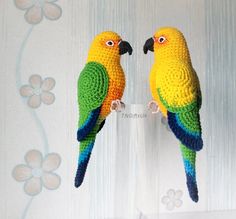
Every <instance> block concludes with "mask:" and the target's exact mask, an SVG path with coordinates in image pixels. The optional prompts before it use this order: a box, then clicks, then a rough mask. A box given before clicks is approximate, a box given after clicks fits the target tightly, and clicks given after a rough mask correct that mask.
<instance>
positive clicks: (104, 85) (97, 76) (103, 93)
mask: <svg viewBox="0 0 236 219" xmlns="http://www.w3.org/2000/svg"><path fill="white" fill-rule="evenodd" d="M127 52H128V53H129V55H131V54H132V47H131V46H130V44H129V43H128V42H126V41H123V40H122V39H121V37H120V36H119V35H118V34H117V33H114V32H111V31H107V32H102V33H100V34H99V35H97V36H96V37H95V39H94V40H93V42H92V44H91V46H90V50H89V53H88V59H87V63H86V65H85V67H84V69H83V70H82V72H81V73H80V76H79V79H78V104H79V122H78V126H79V127H78V131H77V140H78V141H79V142H80V153H79V159H78V168H77V172H76V177H75V187H77V188H78V187H79V186H80V185H81V184H82V182H83V179H84V176H85V172H86V168H87V165H88V162H89V159H90V155H91V152H92V149H93V146H94V142H95V138H96V135H97V133H98V132H99V131H100V130H101V129H102V127H103V126H104V123H105V119H106V117H107V116H108V115H109V113H110V112H111V110H119V109H121V108H122V106H123V103H122V102H121V101H120V99H121V97H122V96H123V92H124V88H125V75H124V71H123V69H122V67H121V64H120V58H121V55H123V54H125V53H127Z"/></svg>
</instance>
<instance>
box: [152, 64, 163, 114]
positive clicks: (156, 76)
mask: <svg viewBox="0 0 236 219" xmlns="http://www.w3.org/2000/svg"><path fill="white" fill-rule="evenodd" d="M161 74H162V72H161V69H160V68H158V66H156V65H154V66H153V67H152V70H151V73H150V77H149V82H150V90H151V93H152V97H153V99H154V100H155V101H156V102H157V105H158V107H159V109H160V111H161V112H162V114H163V115H164V116H165V117H167V109H166V107H165V106H164V105H163V104H162V102H161V100H160V97H159V95H158V93H157V88H158V87H159V86H160V81H161Z"/></svg>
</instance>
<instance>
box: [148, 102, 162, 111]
mask: <svg viewBox="0 0 236 219" xmlns="http://www.w3.org/2000/svg"><path fill="white" fill-rule="evenodd" d="M148 109H149V110H150V111H151V113H153V114H154V113H158V112H159V111H160V109H159V107H158V105H157V102H156V101H155V100H152V101H150V102H149V103H148Z"/></svg>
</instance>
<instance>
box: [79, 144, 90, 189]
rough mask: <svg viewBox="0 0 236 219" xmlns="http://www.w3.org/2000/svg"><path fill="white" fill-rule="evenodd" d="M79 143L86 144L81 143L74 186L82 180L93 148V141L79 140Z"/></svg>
mask: <svg viewBox="0 0 236 219" xmlns="http://www.w3.org/2000/svg"><path fill="white" fill-rule="evenodd" d="M80 144H86V145H85V146H84V145H83V148H84V149H83V150H82V151H80V154H79V160H78V168H77V171H76V176H75V187H76V188H78V187H79V186H80V185H81V184H82V183H83V180H84V176H85V173H86V169H87V166H88V162H89V159H90V156H91V152H92V150H93V146H94V141H92V142H90V143H88V142H81V143H80Z"/></svg>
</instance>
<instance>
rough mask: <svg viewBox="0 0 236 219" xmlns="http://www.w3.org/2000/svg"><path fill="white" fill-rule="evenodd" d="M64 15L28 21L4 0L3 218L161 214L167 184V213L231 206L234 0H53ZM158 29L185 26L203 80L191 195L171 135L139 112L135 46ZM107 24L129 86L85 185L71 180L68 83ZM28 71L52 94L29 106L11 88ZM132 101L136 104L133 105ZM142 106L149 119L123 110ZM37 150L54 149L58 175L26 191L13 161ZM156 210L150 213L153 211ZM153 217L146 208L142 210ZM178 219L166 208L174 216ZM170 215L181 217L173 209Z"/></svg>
mask: <svg viewBox="0 0 236 219" xmlns="http://www.w3.org/2000/svg"><path fill="white" fill-rule="evenodd" d="M55 3H56V4H58V5H59V6H60V8H61V9H62V16H61V17H60V18H59V19H58V20H56V21H51V20H48V19H46V18H44V19H43V20H42V21H41V22H40V23H39V24H37V25H34V27H32V25H30V24H28V23H27V22H26V20H25V19H24V13H25V11H23V10H19V9H18V8H16V7H15V5H14V1H8V0H0V81H1V86H0V104H1V108H0V119H1V123H0V126H1V127H0V128H1V129H0V130H1V132H0V137H1V138H0V143H1V146H0V149H1V151H0V170H1V172H0V197H1V198H0V217H1V218H10V219H15V218H30V219H41V218H58V219H65V218H71V219H73V218H82V219H87V218H90V219H92V218H115V217H123V218H124V217H126V218H141V216H140V215H145V216H143V218H148V216H147V215H154V216H153V217H154V218H156V217H157V214H159V213H161V214H162V213H166V212H169V210H167V209H166V206H165V205H164V204H163V203H162V202H161V199H162V197H163V196H165V195H166V192H167V191H168V190H169V189H173V190H181V192H182V193H183V196H182V197H181V201H182V202H183V203H182V205H181V207H179V208H175V209H174V210H173V211H172V213H175V212H186V211H187V212H196V211H208V210H230V209H236V198H235V197H236V187H235V185H236V161H235V157H236V147H235V142H236V139H235V138H236V137H235V128H236V126H235V122H236V118H235V114H234V113H235V111H236V104H235V101H234V99H235V86H236V85H235V83H236V70H235V69H236V64H235V63H236V62H235V59H236V52H235V51H236V44H235V38H236V27H235V24H236V22H235V21H236V13H235V11H236V1H234V0H225V1H222V0H205V1H204V0H195V1H190V0H146V1H144V0H80V1H76V0H70V1H63V0H59V1H56V2H55ZM160 26H175V27H177V28H179V29H180V30H182V32H183V33H184V35H185V37H186V39H187V42H188V45H189V49H190V53H191V57H192V62H193V65H194V68H195V69H196V71H197V73H198V75H199V78H200V82H201V87H202V93H203V106H202V110H201V118H202V126H203V136H204V146H205V148H204V150H203V151H202V152H200V153H199V156H198V160H197V166H198V170H197V172H198V175H197V177H198V184H199V190H200V201H199V204H197V205H196V204H193V203H192V202H191V201H190V200H189V198H188V195H187V191H186V188H185V181H184V180H185V179H184V173H183V167H182V160H181V157H180V154H179V148H178V147H177V144H178V142H177V141H176V140H175V139H174V137H173V135H172V134H171V133H170V132H168V131H167V130H166V128H165V126H164V125H162V124H161V121H160V120H161V118H160V115H157V116H153V115H150V113H149V112H147V109H146V105H147V103H148V101H149V100H150V98H151V95H150V91H149V84H148V75H149V70H150V68H151V64H152V61H153V57H152V55H150V54H149V55H146V56H145V55H144V54H143V52H142V46H143V44H144V42H145V40H146V39H147V38H149V37H151V36H152V35H153V33H154V31H155V30H156V29H157V28H159V27H160ZM104 30H113V31H116V32H118V33H119V34H120V35H122V37H123V38H124V39H125V40H127V41H129V42H130V43H131V44H132V46H133V48H134V53H133V55H132V56H131V57H129V56H128V55H126V56H124V57H122V65H123V67H124V70H125V72H126V79H127V86H126V90H125V95H124V102H125V103H126V104H127V109H126V111H124V114H122V113H120V114H118V115H116V114H115V113H113V114H112V115H111V116H110V117H109V118H108V120H107V123H106V127H105V128H104V129H103V131H102V133H101V134H100V135H99V136H98V138H97V141H96V145H95V148H94V151H93V155H92V158H91V162H90V164H89V168H88V172H87V175H86V176H87V177H86V180H85V182H84V185H83V187H82V188H81V189H79V190H76V189H75V188H74V187H73V179H74V172H75V164H76V162H77V153H78V143H77V141H76V135H75V134H76V128H77V126H76V125H77V119H78V118H77V116H78V112H77V102H76V81H77V78H78V75H79V72H80V71H81V69H82V68H83V66H84V64H85V61H86V56H87V50H88V47H89V44H90V42H91V40H92V39H93V37H94V35H96V34H97V33H99V32H101V31H104ZM33 74H39V75H41V77H42V78H46V77H52V78H54V79H55V81H56V86H55V88H54V89H53V90H52V92H53V93H54V95H55V97H56V100H55V102H54V103H53V104H51V105H48V106H46V105H44V104H41V106H40V107H39V108H38V109H35V110H33V109H31V108H30V107H29V106H28V105H27V102H25V101H24V100H25V99H23V101H22V97H21V96H20V95H19V91H18V88H20V87H21V86H22V85H25V84H28V79H29V77H30V76H31V75H33ZM129 104H139V105H129ZM130 113H131V115H134V114H136V113H137V114H144V115H146V117H145V118H139V119H135V118H128V119H127V118H124V115H125V114H127V115H130ZM32 149H36V150H39V151H40V152H41V153H42V154H43V155H46V154H47V150H49V153H52V152H55V153H57V154H59V156H60V158H61V165H60V167H59V168H58V169H57V170H55V172H56V173H57V174H58V175H59V176H60V180H61V184H60V186H59V188H58V189H56V190H55V191H50V190H47V189H45V188H44V189H43V190H42V192H41V193H40V194H39V195H37V196H35V197H34V198H31V197H30V196H28V195H27V194H26V193H25V192H24V190H23V185H24V183H18V182H16V181H15V180H14V178H13V177H12V170H13V169H14V167H15V166H16V165H18V164H21V163H25V161H24V156H25V154H26V153H27V152H28V151H30V150H32ZM153 217H152V218H153ZM149 218H151V217H149ZM173 218H174V216H173ZM176 218H177V217H176Z"/></svg>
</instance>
